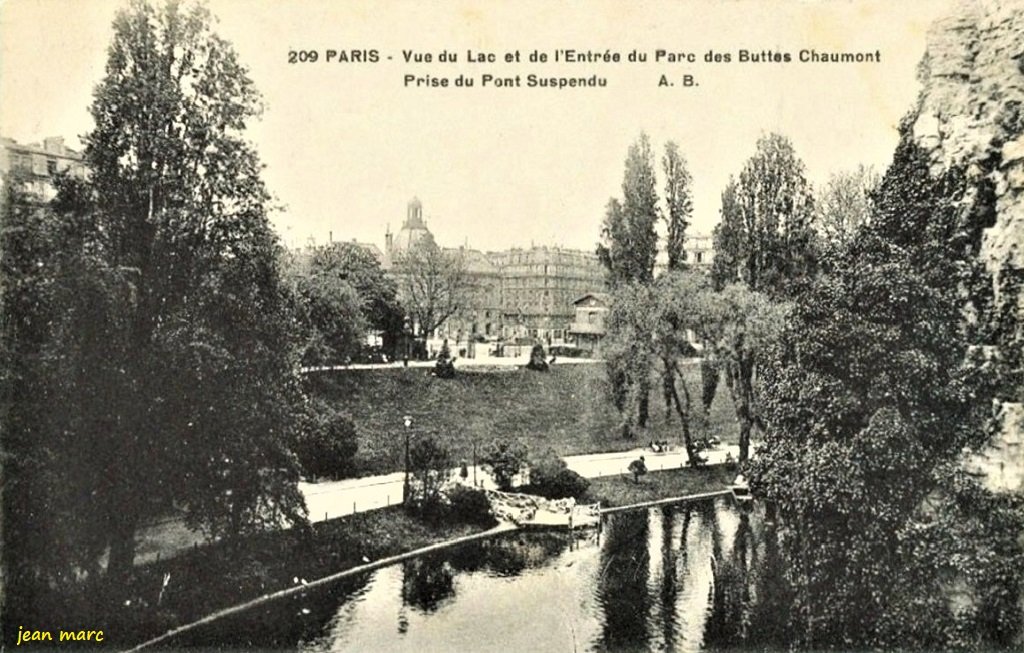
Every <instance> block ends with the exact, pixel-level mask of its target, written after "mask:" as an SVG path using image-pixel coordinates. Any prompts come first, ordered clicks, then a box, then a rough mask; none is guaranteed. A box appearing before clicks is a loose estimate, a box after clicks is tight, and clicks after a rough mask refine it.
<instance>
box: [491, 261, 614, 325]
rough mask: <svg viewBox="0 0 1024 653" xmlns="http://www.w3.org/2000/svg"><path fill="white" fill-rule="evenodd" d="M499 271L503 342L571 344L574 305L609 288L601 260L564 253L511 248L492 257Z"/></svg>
mask: <svg viewBox="0 0 1024 653" xmlns="http://www.w3.org/2000/svg"><path fill="white" fill-rule="evenodd" d="M491 260H493V261H494V262H495V263H496V264H497V266H498V267H499V268H500V270H501V284H502V331H501V335H502V336H503V337H505V338H527V339H535V340H540V341H543V342H546V343H547V344H553V343H563V342H567V341H568V328H569V324H570V323H571V322H572V319H573V302H574V301H576V299H577V298H579V297H580V296H581V295H583V294H584V293H587V292H598V291H601V290H603V289H604V287H605V271H604V268H603V267H602V265H601V263H600V261H599V260H598V258H597V255H596V254H594V253H591V252H584V251H580V250H575V249H565V248H561V247H536V246H535V247H530V248H529V249H521V248H513V249H510V250H506V251H504V252H495V253H492V254H491Z"/></svg>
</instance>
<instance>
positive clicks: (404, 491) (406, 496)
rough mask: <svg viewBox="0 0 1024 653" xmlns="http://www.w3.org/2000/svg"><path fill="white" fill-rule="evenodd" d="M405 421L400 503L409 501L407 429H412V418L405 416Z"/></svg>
mask: <svg viewBox="0 0 1024 653" xmlns="http://www.w3.org/2000/svg"><path fill="white" fill-rule="evenodd" d="M403 420H404V421H405V484H404V485H402V503H403V504H404V503H406V502H407V501H408V500H409V429H410V428H412V417H411V416H409V415H406V416H405V417H404V418H403Z"/></svg>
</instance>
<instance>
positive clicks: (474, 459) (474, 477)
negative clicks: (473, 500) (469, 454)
mask: <svg viewBox="0 0 1024 653" xmlns="http://www.w3.org/2000/svg"><path fill="white" fill-rule="evenodd" d="M473 487H480V486H479V485H477V484H476V439H474V440H473Z"/></svg>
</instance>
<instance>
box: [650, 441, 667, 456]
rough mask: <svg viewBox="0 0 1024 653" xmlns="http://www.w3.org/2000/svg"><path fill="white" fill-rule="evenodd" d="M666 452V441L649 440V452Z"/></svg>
mask: <svg viewBox="0 0 1024 653" xmlns="http://www.w3.org/2000/svg"><path fill="white" fill-rule="evenodd" d="M668 450H669V445H668V440H657V441H655V440H651V451H653V452H654V453H665V452H667V451H668Z"/></svg>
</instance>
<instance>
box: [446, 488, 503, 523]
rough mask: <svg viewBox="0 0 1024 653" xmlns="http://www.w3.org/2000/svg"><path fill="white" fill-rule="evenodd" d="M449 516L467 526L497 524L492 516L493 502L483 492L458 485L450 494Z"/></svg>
mask: <svg viewBox="0 0 1024 653" xmlns="http://www.w3.org/2000/svg"><path fill="white" fill-rule="evenodd" d="M448 501H449V502H450V505H449V507H448V511H449V515H450V516H451V517H452V518H453V519H455V520H457V521H460V522H463V523H466V524H478V525H480V526H493V525H494V524H496V523H497V521H496V520H495V519H494V516H493V515H492V514H491V502H490V501H488V500H487V495H486V494H484V493H483V492H482V491H481V490H474V489H473V488H468V487H466V486H464V485H456V486H455V487H453V488H452V489H451V491H449V492H448Z"/></svg>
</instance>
